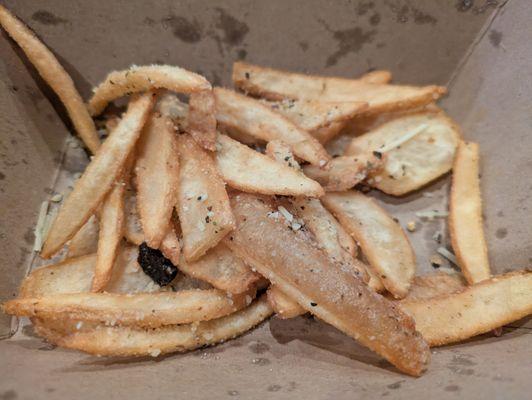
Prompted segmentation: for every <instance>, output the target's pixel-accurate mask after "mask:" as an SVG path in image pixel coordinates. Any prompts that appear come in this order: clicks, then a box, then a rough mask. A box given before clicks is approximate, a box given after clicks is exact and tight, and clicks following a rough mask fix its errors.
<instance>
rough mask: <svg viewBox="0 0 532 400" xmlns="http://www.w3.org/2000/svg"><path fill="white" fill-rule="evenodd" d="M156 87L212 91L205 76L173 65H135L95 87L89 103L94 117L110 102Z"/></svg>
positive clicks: (116, 72)
mask: <svg viewBox="0 0 532 400" xmlns="http://www.w3.org/2000/svg"><path fill="white" fill-rule="evenodd" d="M153 89H168V90H171V91H174V92H178V93H187V94H188V93H194V92H199V91H202V90H210V89H211V84H210V83H209V82H208V81H207V80H206V79H205V78H204V77H203V76H201V75H198V74H196V73H194V72H190V71H187V70H186V69H183V68H180V67H174V66H170V65H144V66H136V65H133V66H131V67H130V68H128V69H126V70H123V71H113V72H111V73H110V74H109V75H107V77H106V78H105V80H104V81H103V82H102V83H100V84H99V85H98V86H96V87H95V88H94V93H93V95H92V97H91V99H90V100H89V103H88V104H87V106H88V108H89V113H90V114H91V115H92V116H95V115H98V114H100V113H101V112H102V111H103V110H104V109H105V107H106V106H107V104H109V103H110V102H111V101H113V100H116V99H118V98H120V97H123V96H126V95H130V94H132V93H139V92H146V91H149V90H153Z"/></svg>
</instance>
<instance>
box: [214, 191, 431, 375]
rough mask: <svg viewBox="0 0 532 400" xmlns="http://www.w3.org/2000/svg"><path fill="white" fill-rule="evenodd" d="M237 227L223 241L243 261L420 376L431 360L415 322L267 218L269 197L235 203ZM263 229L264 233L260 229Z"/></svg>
mask: <svg viewBox="0 0 532 400" xmlns="http://www.w3.org/2000/svg"><path fill="white" fill-rule="evenodd" d="M231 205H232V207H233V212H234V213H235V216H236V220H237V227H236V228H235V230H234V232H232V233H231V234H230V235H228V237H227V238H226V239H225V240H224V243H226V244H227V245H228V246H229V247H230V248H231V249H232V250H233V251H234V252H235V253H236V254H237V255H238V256H239V257H241V258H242V259H243V260H244V261H245V262H247V263H248V264H249V265H251V266H252V267H253V268H255V269H256V270H257V271H258V272H259V273H260V274H261V275H263V276H264V277H266V278H267V279H269V280H270V282H271V283H272V284H273V285H275V286H277V287H278V288H279V289H280V290H281V291H282V292H283V293H285V294H286V295H287V296H288V297H289V298H291V299H294V300H296V301H297V302H298V304H299V305H300V306H302V307H303V308H304V309H305V310H307V311H310V312H311V313H313V314H314V315H316V316H317V317H318V318H320V319H322V320H323V321H325V322H327V323H329V324H331V325H333V326H335V327H337V328H338V329H340V330H342V331H343V332H344V333H346V334H348V335H349V336H351V337H353V338H355V339H356V340H358V341H359V342H361V343H362V344H363V345H365V346H367V347H369V348H370V349H372V350H374V351H376V352H377V353H379V354H380V355H382V356H383V357H385V358H386V359H388V360H389V361H390V362H391V363H393V364H394V365H395V366H396V367H397V368H399V369H400V370H401V371H403V372H405V373H408V374H411V375H419V374H421V372H422V371H423V370H424V369H425V368H426V365H427V363H428V360H429V358H430V351H429V350H428V346H427V345H426V343H425V342H424V340H423V339H422V338H421V336H420V335H419V334H418V333H417V332H416V331H415V328H414V322H413V320H411V319H410V318H408V317H407V316H406V315H405V314H403V313H401V312H399V310H397V309H396V308H395V307H394V306H392V304H391V302H389V301H388V300H386V299H385V298H383V297H382V296H380V295H379V294H377V293H375V292H373V291H372V290H371V289H369V288H368V287H367V286H366V285H365V284H364V283H363V282H362V281H361V280H360V279H358V278H356V277H355V276H354V275H353V274H350V273H346V272H345V271H343V269H342V268H341V266H340V265H339V264H335V263H333V262H331V260H330V259H329V258H328V256H327V255H326V254H325V253H324V252H322V251H321V250H319V249H318V248H316V247H315V246H314V245H313V244H312V242H311V241H309V240H308V239H306V235H305V234H304V233H303V232H301V231H297V232H296V231H293V230H290V229H286V226H285V225H284V224H283V223H282V222H280V221H279V220H276V219H275V218H270V217H268V214H269V213H271V212H272V211H273V209H274V208H273V207H274V205H273V204H272V201H271V199H269V198H267V197H257V196H253V195H249V194H236V195H235V196H234V197H233V198H232V199H231ZM258 227H260V229H258Z"/></svg>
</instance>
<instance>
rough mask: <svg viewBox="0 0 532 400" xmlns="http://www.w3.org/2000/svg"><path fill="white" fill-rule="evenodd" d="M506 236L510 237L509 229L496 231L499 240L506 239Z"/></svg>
mask: <svg viewBox="0 0 532 400" xmlns="http://www.w3.org/2000/svg"><path fill="white" fill-rule="evenodd" d="M506 235H508V229H506V228H499V229H497V230H496V231H495V236H496V237H497V239H504V238H505V237H506Z"/></svg>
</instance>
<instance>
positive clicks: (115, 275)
mask: <svg viewBox="0 0 532 400" xmlns="http://www.w3.org/2000/svg"><path fill="white" fill-rule="evenodd" d="M137 257H138V249H137V247H126V248H122V249H121V250H120V253H119V254H118V257H117V259H116V261H115V264H114V266H113V269H112V276H111V280H110V281H109V283H108V284H107V287H106V291H107V292H109V293H141V292H156V291H159V290H160V287H159V285H157V284H156V283H154V282H153V281H152V280H151V278H150V277H149V276H148V275H146V274H145V273H144V271H143V270H142V268H141V267H140V266H139V264H138V263H137ZM95 265H96V254H91V255H88V256H82V257H76V258H69V259H67V260H65V261H63V262H60V263H58V264H53V265H48V266H45V267H42V268H38V269H36V270H34V271H32V272H31V273H30V274H29V275H28V276H27V277H26V278H25V279H24V281H23V282H22V285H21V287H20V290H19V298H27V297H44V296H53V295H55V294H61V293H82V292H89V291H90V289H91V285H92V279H93V276H94V266H95Z"/></svg>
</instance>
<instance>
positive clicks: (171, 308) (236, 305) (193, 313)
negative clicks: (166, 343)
mask: <svg viewBox="0 0 532 400" xmlns="http://www.w3.org/2000/svg"><path fill="white" fill-rule="evenodd" d="M253 297H254V293H253V292H252V291H250V292H249V293H246V294H241V295H233V296H231V297H228V295H227V294H226V293H224V292H222V291H220V290H217V289H209V290H198V289H191V290H182V291H178V292H160V293H138V294H116V293H67V294H55V295H53V296H47V297H35V298H24V299H15V300H11V301H8V302H7V303H5V304H4V311H5V312H6V313H7V314H11V315H17V316H24V317H32V318H34V317H37V318H41V319H61V318H70V319H73V320H80V321H89V322H99V323H103V324H105V325H120V326H136V327H146V328H157V327H160V326H164V325H174V324H188V323H192V322H197V321H208V320H211V319H215V318H220V317H223V316H225V315H228V314H231V313H233V312H236V311H238V310H240V309H242V308H244V307H246V306H247V305H249V303H251V301H252V298H253Z"/></svg>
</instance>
